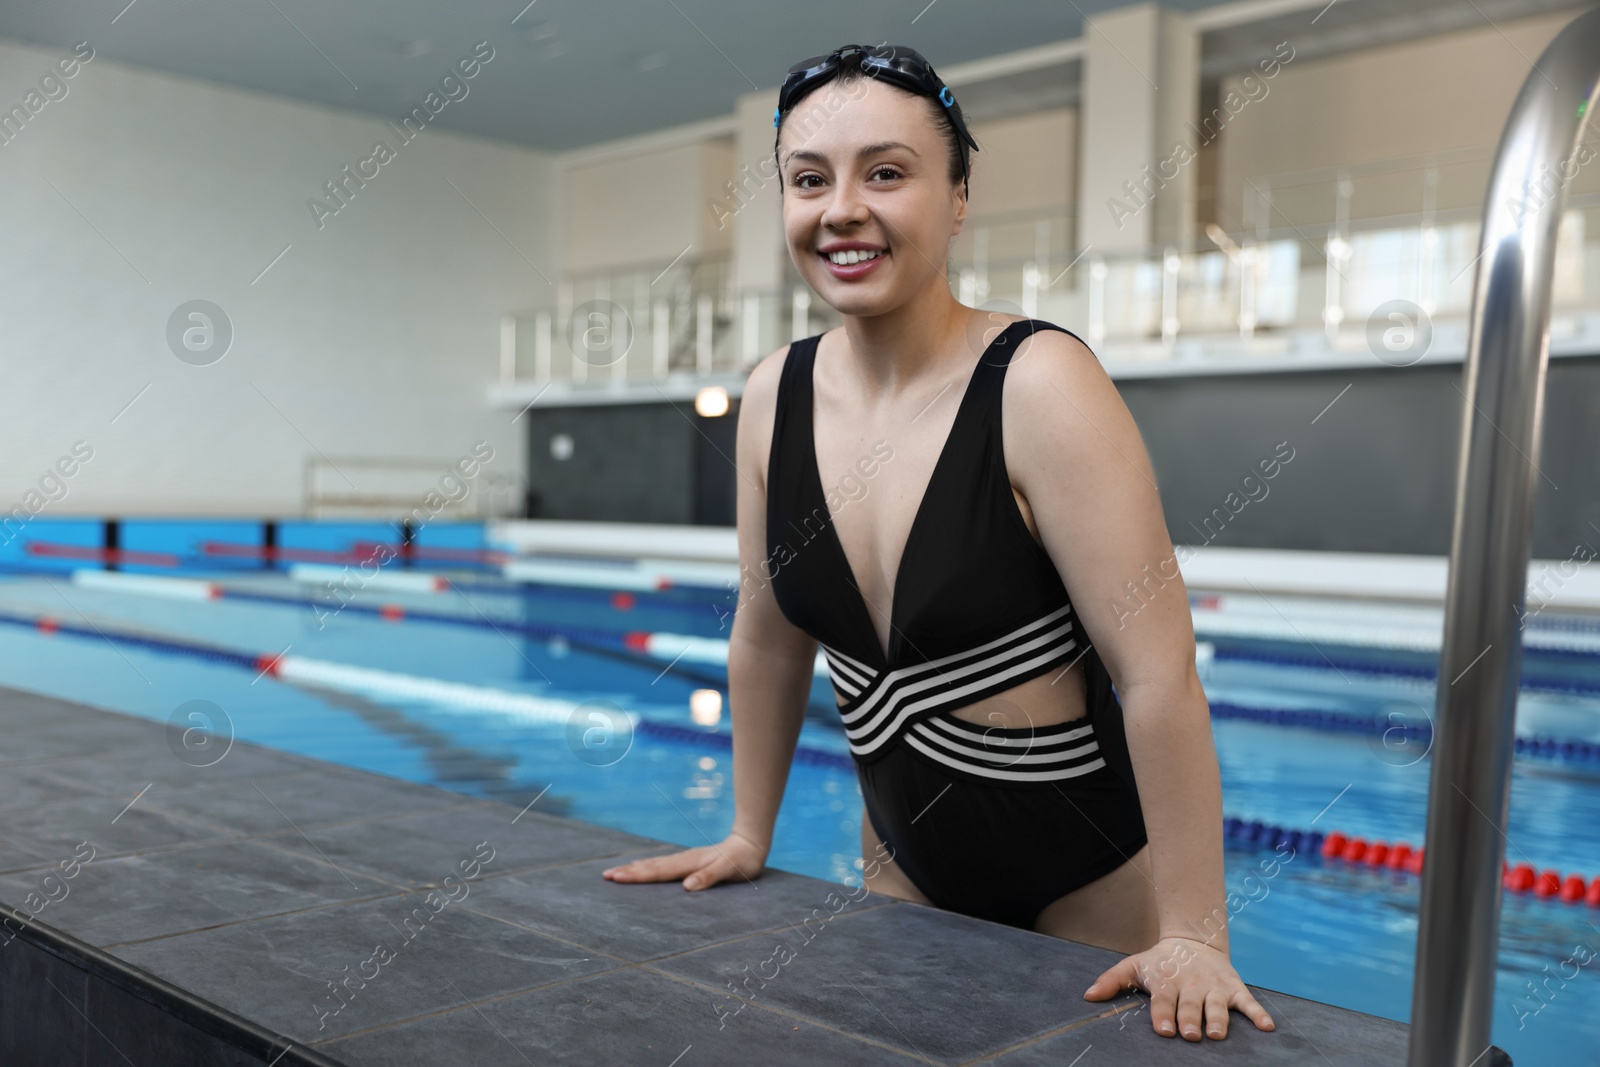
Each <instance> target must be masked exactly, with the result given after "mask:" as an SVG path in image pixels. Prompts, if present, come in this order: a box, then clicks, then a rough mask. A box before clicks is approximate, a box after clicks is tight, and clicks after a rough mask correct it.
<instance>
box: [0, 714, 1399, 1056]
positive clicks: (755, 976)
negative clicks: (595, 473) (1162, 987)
mask: <svg viewBox="0 0 1600 1067" xmlns="http://www.w3.org/2000/svg"><path fill="white" fill-rule="evenodd" d="M208 758H209V757H208ZM136 797H137V799H135V798H136ZM85 843H87V844H85ZM90 847H92V850H93V854H92V858H86V857H89V849H90ZM673 847H674V846H671V845H668V844H664V843H662V842H658V841H653V840H650V839H647V838H642V837H635V836H632V835H629V834H625V833H618V832H616V831H613V830H607V829H603V828H601V827H597V826H591V825H588V824H585V823H580V822H576V821H574V820H570V819H565V818H561V817H557V816H551V815H546V814H542V813H540V812H539V810H538V808H537V805H535V806H534V807H533V808H531V809H528V810H525V811H521V812H519V809H518V808H516V807H513V806H509V805H505V804H502V803H499V802H497V801H484V800H477V799H474V798H470V797H466V796H462V795H459V794H455V793H450V792H447V791H444V790H439V789H434V788H431V787H426V786H419V785H414V784H411V783H407V782H403V781H399V780H397V779H391V778H386V777H383V776H380V775H374V774H368V773H364V772H360V771H355V770H351V769H348V768H343V767H338V766H334V765H331V764H327V763H320V762H317V761H315V760H310V759H306V758H302V757H299V756H295V755H290V754H286V753H280V752H275V751H272V750H269V749H264V748H259V747H256V746H253V745H248V744H244V743H241V742H235V743H234V744H233V746H232V747H231V749H229V750H228V752H227V754H226V756H224V757H223V758H222V759H221V760H220V761H218V762H216V763H214V764H212V765H211V766H205V767H196V766H190V765H189V764H188V763H186V762H184V760H182V759H180V758H179V756H178V755H177V753H176V752H175V750H174V749H173V747H171V746H170V745H169V743H168V730H167V727H166V726H165V725H164V724H161V723H156V722H150V721H147V720H143V719H137V718H133V717H130V716H126V715H121V714H117V713H114V712H108V711H103V710H99V709H96V708H91V707H87V706H84V705H81V704H75V703H70V702H65V701H61V700H56V699H54V698H50V697H45V696H40V695H37V694H32V693H26V692H20V691H17V690H11V689H4V688H0V904H3V907H0V941H4V942H5V943H4V944H3V945H0V1064H5V1065H7V1067H26V1065H30V1064H41V1065H50V1067H54V1065H56V1064H64V1063H72V1064H78V1063H84V1064H129V1063H131V1064H134V1065H137V1067H145V1065H147V1064H148V1065H151V1067H181V1065H184V1064H207V1065H213V1064H229V1065H231V1064H263V1065H264V1064H274V1063H276V1064H320V1065H323V1067H327V1065H329V1064H348V1065H352V1067H355V1065H372V1067H378V1065H385V1067H388V1065H410V1064H417V1065H424V1064H426V1065H434V1064H472V1065H474V1067H480V1065H481V1067H499V1065H505V1067H522V1065H526V1064H540V1065H541V1067H542V1065H544V1064H624V1063H625V1064H643V1065H649V1064H656V1065H659V1067H698V1065H703V1064H761V1065H763V1067H777V1065H782V1064H816V1063H826V1064H829V1065H830V1067H850V1065H855V1064H895V1063H908V1064H909V1063H918V1062H922V1063H937V1064H967V1063H980V1062H981V1063H994V1064H999V1065H1002V1067H1036V1065H1044V1064H1052V1065H1061V1067H1066V1065H1069V1064H1079V1063H1081V1064H1082V1067H1095V1065H1096V1064H1176V1063H1212V1062H1229V1063H1237V1064H1250V1065H1256V1064H1300V1063H1305V1064H1319V1065H1329V1064H1331V1065H1336V1067H1343V1065H1345V1064H1375V1063H1401V1062H1403V1061H1404V1058H1405V1040H1406V1032H1405V1027H1403V1026H1402V1025H1400V1024H1398V1023H1394V1022H1391V1021H1388V1020H1383V1019H1378V1018H1374V1017H1372V1016H1368V1015H1361V1014H1357V1013H1354V1012H1348V1011H1344V1010H1341V1009H1338V1008H1333V1007H1330V1006H1328V1005H1324V1004H1319V1003H1316V1002H1313V1001H1307V1000H1301V999H1298V998H1295V997H1290V996H1286V995H1284V994H1280V993H1274V992H1272V991H1270V990H1257V995H1258V997H1259V998H1260V999H1261V1000H1262V1002H1263V1003H1264V1004H1266V1005H1267V1007H1268V1009H1269V1010H1270V1011H1271V1012H1272V1014H1273V1016H1274V1018H1275V1019H1276V1020H1277V1023H1278V1029H1277V1031H1276V1032H1275V1033H1270V1034H1263V1033H1258V1032H1257V1031H1255V1029H1254V1028H1253V1027H1252V1026H1251V1025H1250V1024H1249V1023H1248V1021H1247V1020H1245V1019H1244V1018H1243V1017H1242V1016H1239V1015H1235V1016H1234V1019H1233V1024H1232V1026H1231V1028H1230V1032H1229V1037H1228V1038H1227V1039H1226V1040H1225V1041H1222V1042H1215V1041H1206V1042H1203V1043H1199V1044H1191V1043H1188V1042H1184V1041H1181V1040H1176V1039H1170V1038H1162V1037H1158V1036H1157V1035H1156V1034H1154V1033H1153V1032H1152V1031H1151V1029H1150V1024H1149V1020H1148V1017H1147V1015H1146V1013H1145V1010H1144V1005H1145V1000H1144V998H1142V997H1140V996H1137V995H1129V996H1124V997H1122V998H1120V999H1118V1000H1116V1001H1113V1002H1109V1003H1098V1004H1091V1003H1089V1002H1087V1001H1084V1000H1083V999H1081V996H1080V993H1081V991H1082V990H1083V989H1084V988H1086V987H1087V986H1088V985H1089V983H1090V982H1091V981H1092V980H1093V979H1094V977H1095V976H1096V975H1098V974H1099V973H1100V972H1101V971H1102V970H1103V969H1104V968H1105V967H1106V966H1108V965H1110V964H1111V963H1113V962H1115V960H1116V959H1117V958H1118V957H1117V956H1116V955H1115V954H1114V953H1111V952H1107V951H1104V950H1101V949H1096V948H1090V947H1087V946H1083V945H1078V944H1074V943H1071V942H1066V941H1061V940H1057V939H1055V938H1050V937H1045V936H1042V935H1039V934H1033V933H1029V932H1026V931H1022V930H1016V929H1013V928H1010V927H1005V926H998V925H995V924H992V923H987V922H983V921H981V920H977V919H971V918H967V917H965V916H961V915H955V914H952V913H949V912H943V911H939V910H936V909H932V908H925V907H920V906H918V905H914V904H906V903H902V902H899V901H893V900H888V899H886V898H883V897H877V896H866V897H863V898H861V899H860V900H851V899H849V897H848V896H847V893H849V892H850V891H848V890H847V889H846V888H845V887H842V886H836V885H833V884H832V883H828V882H823V881H819V880H817V879H813V878H807V877H802V876H800V875H795V874H789V873H787V872H781V871H769V872H767V873H766V874H765V875H763V876H762V877H761V878H760V879H758V880H756V881H754V882H750V883H743V884H736V885H727V886H721V887H718V888H716V889H714V890H711V891H708V892H701V893H686V892H684V891H683V889H682V888H681V887H679V886H677V885H675V884H668V885H648V886H619V885H615V884H612V883H610V882H606V881H604V880H603V879H601V877H600V871H601V870H602V869H604V868H605V867H607V866H610V865H612V864H614V863H615V862H617V861H618V860H619V859H621V858H624V857H629V856H640V855H650V854H654V853H657V852H660V851H665V850H668V849H671V848H673ZM485 857H488V858H487V860H485ZM467 875H471V877H467ZM447 876H450V877H449V880H448V881H446V878H447ZM850 895H854V894H850ZM8 933H9V934H10V935H11V936H10V938H9V939H7V936H6V935H7V934H8ZM379 946H382V948H381V950H380V948H379ZM1080 1057H1081V1059H1080Z"/></svg>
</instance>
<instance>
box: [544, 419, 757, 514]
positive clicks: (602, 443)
mask: <svg viewBox="0 0 1600 1067" xmlns="http://www.w3.org/2000/svg"><path fill="white" fill-rule="evenodd" d="M523 418H524V420H525V421H527V422H528V489H529V496H530V507H529V509H528V512H527V516H528V517H529V518H535V519H582V520H592V521H606V522H665V523H692V524H695V525H702V526H732V525H733V524H734V521H735V509H734V491H735V488H734V487H735V486H736V484H737V481H736V479H737V477H738V476H737V474H736V473H735V472H734V468H733V460H734V454H735V449H734V437H735V434H736V431H737V429H738V418H739V402H738V401H737V400H734V401H732V402H731V406H730V410H729V412H728V413H727V414H726V415H722V416H719V417H717V418H714V419H707V418H702V417H700V416H699V415H696V414H695V411H694V404H693V403H692V402H691V401H676V402H673V403H666V402H662V403H655V404H604V405H595V406H593V407H546V408H540V407H538V406H537V405H535V406H534V407H532V408H530V409H529V410H528V413H527V415H525V416H524V417H523ZM561 433H566V434H568V435H570V436H571V437H572V439H573V450H572V455H571V456H570V457H569V458H567V459H565V460H557V459H555V458H554V457H552V455H551V453H550V440H551V438H553V437H555V436H556V435H557V434H561Z"/></svg>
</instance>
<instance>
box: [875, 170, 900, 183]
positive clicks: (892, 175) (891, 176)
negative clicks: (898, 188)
mask: <svg viewBox="0 0 1600 1067" xmlns="http://www.w3.org/2000/svg"><path fill="white" fill-rule="evenodd" d="M880 174H887V175H888V176H889V177H887V178H885V179H884V180H885V181H891V182H892V181H894V180H895V179H896V178H898V177H900V172H899V171H898V170H896V169H895V168H894V167H878V168H877V169H876V170H874V171H873V172H872V176H873V177H874V178H876V177H877V176H878V175H880Z"/></svg>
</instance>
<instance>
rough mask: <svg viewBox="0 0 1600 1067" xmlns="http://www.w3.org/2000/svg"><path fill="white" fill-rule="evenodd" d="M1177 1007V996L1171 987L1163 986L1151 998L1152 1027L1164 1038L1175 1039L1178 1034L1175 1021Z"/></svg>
mask: <svg viewBox="0 0 1600 1067" xmlns="http://www.w3.org/2000/svg"><path fill="white" fill-rule="evenodd" d="M1177 1006H1178V997H1177V994H1176V993H1174V992H1173V991H1172V987H1170V986H1162V987H1160V989H1159V990H1157V991H1156V992H1154V993H1152V994H1151V996H1150V1026H1151V1028H1152V1029H1154V1030H1155V1032H1156V1033H1158V1034H1160V1035H1161V1036H1162V1037H1174V1036H1176V1035H1177V1033H1178V1027H1177V1024H1176V1022H1175V1021H1174V1016H1175V1014H1176V1009H1177Z"/></svg>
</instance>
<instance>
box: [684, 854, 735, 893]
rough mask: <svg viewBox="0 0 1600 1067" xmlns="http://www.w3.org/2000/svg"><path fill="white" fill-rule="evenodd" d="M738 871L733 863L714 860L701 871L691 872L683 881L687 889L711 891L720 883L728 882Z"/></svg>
mask: <svg viewBox="0 0 1600 1067" xmlns="http://www.w3.org/2000/svg"><path fill="white" fill-rule="evenodd" d="M735 870H737V868H735V867H734V866H733V864H732V863H731V862H729V861H728V860H723V859H713V860H712V861H711V862H710V863H707V864H705V865H703V866H702V867H701V868H700V869H699V870H697V871H693V872H691V873H690V874H689V875H688V876H687V877H685V878H684V880H683V888H685V889H691V890H692V889H710V888H711V887H712V886H714V885H716V884H717V883H718V882H725V881H727V880H728V879H729V878H730V877H731V876H732V875H733V873H734V871H735Z"/></svg>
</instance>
